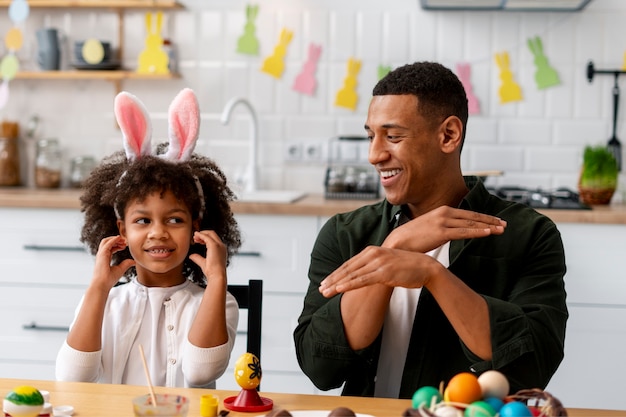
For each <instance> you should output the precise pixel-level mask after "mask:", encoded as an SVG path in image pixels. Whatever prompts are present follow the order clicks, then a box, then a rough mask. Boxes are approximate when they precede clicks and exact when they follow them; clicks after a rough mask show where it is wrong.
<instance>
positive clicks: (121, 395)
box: [0, 378, 626, 417]
mask: <svg viewBox="0 0 626 417" xmlns="http://www.w3.org/2000/svg"><path fill="white" fill-rule="evenodd" d="M20 385H31V386H33V387H36V388H38V389H40V390H46V391H49V392H50V402H51V403H52V405H53V406H59V405H72V406H73V407H74V409H75V412H74V415H75V416H77V417H134V415H133V410H132V406H131V400H132V399H133V398H134V397H137V396H140V395H145V394H147V393H148V389H147V388H146V387H144V386H134V385H111V384H91V383H85V382H56V381H38V380H37V381H33V380H18V379H6V378H5V379H0V393H1V394H2V397H4V396H5V395H6V394H7V393H8V392H9V391H11V390H12V389H13V388H15V387H17V386H20ZM155 391H156V392H157V393H176V394H180V395H184V396H186V397H188V398H189V399H190V407H189V414H188V417H198V416H199V415H200V396H201V395H203V394H209V393H210V394H214V395H217V396H218V397H219V398H220V409H223V408H224V407H223V400H224V399H225V398H227V397H230V396H233V395H237V394H238V392H237V391H221V390H206V389H198V388H164V387H155ZM261 396H262V397H267V398H270V399H272V400H273V401H274V408H279V409H280V408H282V409H285V410H290V411H295V410H332V409H334V408H337V407H339V406H343V407H348V408H350V409H352V410H353V411H354V412H356V413H360V414H370V415H373V416H378V417H400V416H402V413H403V412H404V411H405V410H406V409H407V408H409V407H410V406H411V401H410V400H392V399H383V398H361V397H337V396H326V395H305V394H280V393H268V392H261ZM568 413H569V415H570V416H571V417H617V416H626V411H616V410H588V409H568ZM263 414H265V413H242V412H234V411H231V412H230V413H229V414H228V416H229V417H237V416H250V417H252V416H257V415H263Z"/></svg>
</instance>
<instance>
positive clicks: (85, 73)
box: [15, 70, 180, 94]
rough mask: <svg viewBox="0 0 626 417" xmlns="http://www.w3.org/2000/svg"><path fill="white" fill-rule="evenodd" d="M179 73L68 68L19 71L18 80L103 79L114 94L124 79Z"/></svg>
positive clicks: (168, 77)
mask: <svg viewBox="0 0 626 417" xmlns="http://www.w3.org/2000/svg"><path fill="white" fill-rule="evenodd" d="M178 78H180V74H139V73H137V72H135V71H127V70H82V71H81V70H69V71H19V72H18V73H17V74H16V75H15V79H18V80H103V81H111V82H113V83H114V85H115V91H116V94H117V93H119V92H120V91H121V90H122V86H121V83H122V81H124V80H174V79H178Z"/></svg>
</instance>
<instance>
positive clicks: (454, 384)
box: [444, 372, 483, 404]
mask: <svg viewBox="0 0 626 417" xmlns="http://www.w3.org/2000/svg"><path fill="white" fill-rule="evenodd" d="M482 398H483V392H482V389H481V388H480V384H479V383H478V378H477V377H476V375H474V374H471V373H469V372H461V373H460V374H456V375H455V376H453V377H452V378H451V379H450V381H449V382H448V386H447V387H446V389H445V391H444V400H445V401H448V402H456V403H462V404H471V403H473V402H474V401H479V400H481V399H482Z"/></svg>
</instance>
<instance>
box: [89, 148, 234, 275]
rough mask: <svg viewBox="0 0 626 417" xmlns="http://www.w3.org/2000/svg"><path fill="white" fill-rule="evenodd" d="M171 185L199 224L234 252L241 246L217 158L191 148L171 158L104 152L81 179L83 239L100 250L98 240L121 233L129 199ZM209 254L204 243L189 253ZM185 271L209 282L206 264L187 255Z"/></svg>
mask: <svg viewBox="0 0 626 417" xmlns="http://www.w3.org/2000/svg"><path fill="white" fill-rule="evenodd" d="M166 146H167V145H160V146H159V150H158V152H157V153H164V151H165V147H166ZM194 175H195V177H197V179H198V181H199V182H200V185H201V186H202V192H203V194H204V212H203V213H202V215H201V213H200V210H201V207H202V202H201V200H200V195H199V190H198V186H197V184H196V180H195V179H194ZM167 191H171V192H172V194H174V196H175V197H176V198H177V199H179V200H180V201H182V202H183V203H184V204H185V205H186V206H187V207H188V208H189V211H190V212H191V215H192V218H193V220H194V221H195V220H197V219H199V218H201V223H200V230H214V231H215V232H216V233H217V235H218V236H219V237H220V238H221V239H222V242H223V243H224V244H225V245H226V248H227V250H228V257H227V265H228V263H229V261H230V257H231V256H232V255H233V254H234V253H235V252H236V251H237V249H239V247H240V246H241V236H240V232H239V227H238V225H237V222H236V220H235V218H234V215H233V213H232V211H231V208H230V204H229V203H230V202H231V201H233V199H234V198H235V195H234V193H233V192H232V190H231V189H230V188H229V187H228V186H227V183H226V176H225V175H224V173H223V172H222V170H221V169H220V168H219V167H218V166H217V165H216V164H215V162H214V161H213V160H211V159H209V158H207V157H204V156H201V155H198V154H195V153H194V154H193V155H192V156H191V158H190V159H189V160H188V161H186V162H178V161H170V160H167V159H164V158H161V157H158V156H152V155H146V156H142V157H141V158H138V159H136V160H134V161H129V160H128V159H127V158H126V154H125V153H124V151H119V152H116V153H114V154H112V155H110V156H109V157H107V158H105V159H104V160H103V161H102V163H101V164H100V165H99V166H98V167H96V168H95V169H94V170H93V171H92V173H91V174H90V176H89V177H88V178H87V179H86V180H85V182H84V184H83V194H82V195H81V197H80V201H81V211H82V212H84V213H85V216H84V224H83V227H82V231H81V236H80V241H81V242H83V243H85V244H86V245H87V247H88V248H89V251H90V253H91V254H92V255H95V254H96V253H97V252H98V247H99V245H100V241H101V240H102V239H104V238H105V237H108V236H115V235H118V234H119V230H118V228H117V219H118V217H117V215H118V214H119V216H120V219H121V220H123V219H124V211H125V209H126V207H127V205H128V204H129V203H130V202H131V201H134V200H137V199H139V200H143V199H145V198H146V197H148V196H149V195H150V194H152V193H155V192H158V193H161V194H163V193H165V192H167ZM191 253H198V254H200V255H202V256H206V247H205V246H204V245H191V247H190V249H189V254H191ZM130 258H131V255H130V251H129V249H128V248H126V249H124V250H123V251H120V252H117V253H115V254H114V255H113V258H112V263H113V264H114V265H118V264H120V263H121V262H122V261H123V260H124V259H130ZM183 274H184V275H185V277H186V278H187V279H190V280H191V281H193V282H195V283H197V284H199V285H201V286H206V277H205V276H204V274H203V273H202V269H201V268H200V267H199V266H198V265H196V264H195V263H194V262H193V261H191V260H190V259H189V257H187V259H186V261H185V264H184V268H183ZM135 275H136V271H135V268H134V267H133V268H130V269H129V270H128V271H126V273H125V275H124V276H125V278H126V280H130V279H131V278H132V277H133V276H135Z"/></svg>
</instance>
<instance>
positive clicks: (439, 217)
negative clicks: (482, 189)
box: [319, 206, 506, 297]
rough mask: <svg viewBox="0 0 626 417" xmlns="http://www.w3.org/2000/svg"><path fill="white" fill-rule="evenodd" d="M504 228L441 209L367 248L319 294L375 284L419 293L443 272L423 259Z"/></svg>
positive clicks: (483, 217)
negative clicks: (454, 243) (448, 245)
mask: <svg viewBox="0 0 626 417" xmlns="http://www.w3.org/2000/svg"><path fill="white" fill-rule="evenodd" d="M505 227H506V222H505V221H504V220H502V219H499V218H497V217H494V216H489V215H486V214H481V213H477V212H473V211H469V210H462V209H455V208H451V207H447V206H442V207H439V208H437V209H435V210H432V211H430V212H428V213H426V214H424V215H422V216H419V217H416V218H415V219H413V220H411V221H409V222H408V223H405V224H403V225H402V226H399V227H397V228H396V229H394V230H393V231H392V232H391V233H390V234H389V236H387V238H386V239H385V241H384V242H383V244H382V246H381V247H376V246H368V247H367V248H365V249H364V250H363V251H361V252H360V253H359V254H357V255H355V256H353V257H352V258H351V259H349V260H347V261H346V262H345V263H344V264H343V265H341V266H340V267H339V268H337V269H336V270H335V271H334V272H333V273H332V274H330V275H329V276H327V277H326V278H325V279H324V281H322V283H321V284H320V288H319V291H320V292H321V293H322V295H324V297H332V296H334V295H336V294H338V293H342V292H346V291H350V290H354V289H357V288H363V287H366V286H370V285H374V284H382V285H386V286H389V287H405V288H420V287H423V286H425V285H427V282H428V280H429V278H430V277H432V276H434V275H435V274H436V273H437V272H438V271H437V269H441V268H443V266H442V265H441V264H440V263H439V262H437V261H436V260H435V259H433V258H431V257H430V256H428V255H425V253H427V252H429V251H431V250H433V249H436V248H438V247H439V246H441V245H443V244H444V243H446V242H449V241H451V240H460V239H474V238H481V237H486V236H490V235H500V234H502V233H504V229H505ZM439 272H441V271H439Z"/></svg>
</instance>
